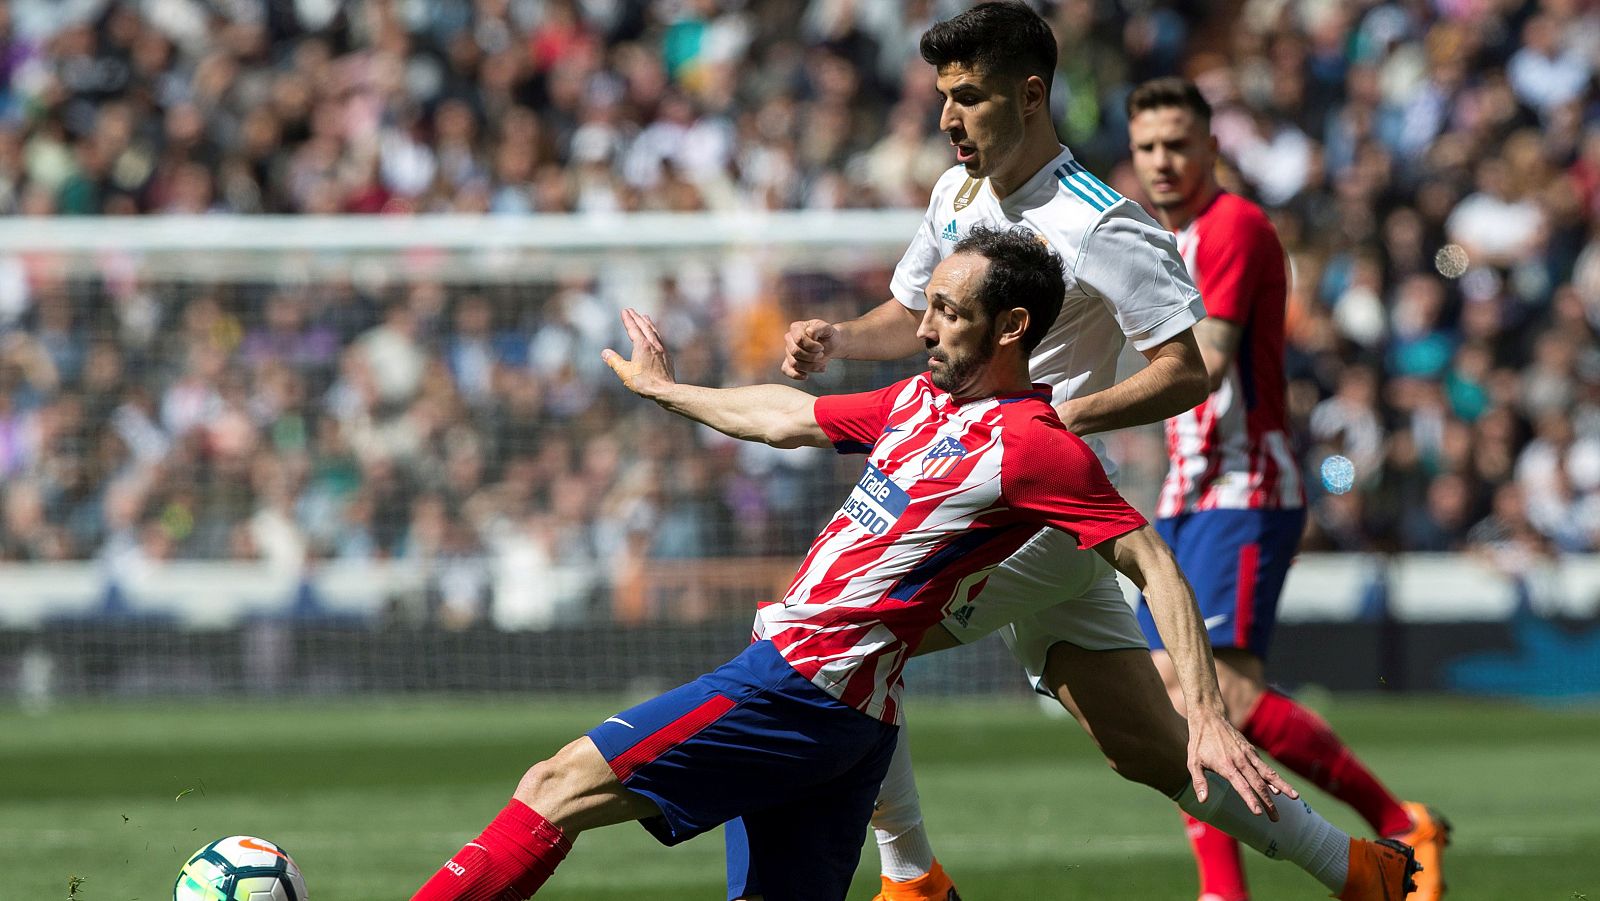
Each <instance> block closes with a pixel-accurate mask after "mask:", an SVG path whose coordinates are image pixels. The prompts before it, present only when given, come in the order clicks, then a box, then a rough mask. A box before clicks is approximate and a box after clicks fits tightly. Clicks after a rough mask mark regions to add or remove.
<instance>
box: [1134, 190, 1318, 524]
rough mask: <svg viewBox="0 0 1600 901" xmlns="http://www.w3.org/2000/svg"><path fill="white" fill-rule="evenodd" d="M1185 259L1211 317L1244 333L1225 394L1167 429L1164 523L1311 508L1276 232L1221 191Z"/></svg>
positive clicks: (1182, 238) (1186, 233) (1186, 236)
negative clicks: (1288, 393) (1291, 385)
mask: <svg viewBox="0 0 1600 901" xmlns="http://www.w3.org/2000/svg"><path fill="white" fill-rule="evenodd" d="M1178 250H1179V251H1180V252H1181V253H1182V254H1183V259H1184V262H1185V263H1187V264H1188V266H1189V271H1190V273H1191V274H1192V275H1193V276H1194V280H1195V283H1196V284H1198V285H1199V286H1200V297H1201V299H1203V300H1204V301H1205V305H1206V315H1207V316H1208V317H1210V316H1214V317H1217V318H1218V319H1225V320H1227V321H1228V322H1232V323H1234V324H1235V325H1237V326H1239V328H1240V329H1241V330H1242V331H1241V334H1240V339H1239V352H1238V354H1237V356H1236V357H1235V358H1234V363H1233V368H1232V369H1231V370H1230V371H1229V372H1228V374H1227V375H1226V376H1225V377H1224V378H1223V380H1222V384H1221V385H1220V386H1219V387H1218V388H1217V390H1216V391H1213V392H1212V393H1211V396H1210V397H1207V398H1206V399H1205V401H1204V402H1203V403H1201V404H1200V405H1199V406H1198V407H1195V408H1194V409H1193V410H1190V411H1189V412H1187V413H1183V414H1180V415H1178V416H1174V417H1172V418H1171V419H1168V420H1167V457H1168V461H1169V463H1170V466H1169V468H1168V470H1167V478H1166V482H1165V483H1164V484H1163V485H1162V487H1161V499H1160V500H1159V501H1158V502H1157V505H1156V515H1157V516H1158V517H1161V518H1167V517H1172V516H1177V515H1179V514H1180V513H1191V512H1194V511H1197V510H1215V509H1227V510H1289V509H1294V508H1297V507H1303V506H1305V502H1306V500H1305V487H1304V485H1303V484H1302V483H1301V479H1300V468H1299V462H1298V461H1297V460H1296V459H1295V457H1294V454H1293V452H1291V450H1290V448H1289V419H1288V411H1287V408H1286V404H1285V399H1284V395H1285V385H1284V368H1283V367H1284V308H1285V304H1286V303H1287V300H1288V274H1287V271H1286V269H1285V266H1284V255H1283V245H1282V244H1280V243H1279V242H1278V233H1277V232H1276V231H1274V230H1273V228H1272V223H1271V222H1270V221H1269V220H1268V219H1267V216H1266V214H1265V213H1263V212H1262V211H1261V208H1260V207H1258V206H1256V205H1255V204H1253V203H1251V202H1250V201H1248V200H1245V199H1244V198H1242V197H1239V196H1237V195H1234V194H1229V193H1227V192H1226V191H1223V192H1219V193H1218V194H1217V196H1216V197H1215V198H1214V199H1213V200H1212V201H1211V203H1209V204H1207V205H1206V208H1205V209H1204V210H1202V211H1201V212H1200V215H1199V216H1196V217H1195V220H1194V221H1193V222H1191V223H1189V226H1188V227H1187V228H1185V229H1184V230H1183V231H1181V232H1179V233H1178Z"/></svg>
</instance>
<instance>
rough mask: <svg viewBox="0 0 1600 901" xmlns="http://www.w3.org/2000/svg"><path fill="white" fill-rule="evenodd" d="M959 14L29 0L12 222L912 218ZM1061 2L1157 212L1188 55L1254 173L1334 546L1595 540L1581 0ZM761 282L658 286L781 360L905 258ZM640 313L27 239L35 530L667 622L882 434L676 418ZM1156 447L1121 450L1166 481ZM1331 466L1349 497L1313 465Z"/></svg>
mask: <svg viewBox="0 0 1600 901" xmlns="http://www.w3.org/2000/svg"><path fill="white" fill-rule="evenodd" d="M963 6H964V4H962V3H960V2H952V0H913V2H906V3H879V2H866V0H809V2H804V3H797V2H785V0H675V2H650V3H647V2H643V0H475V2H470V3H469V2H447V0H368V2H346V3H338V2H331V0H328V2H313V0H276V2H271V3H254V2H243V0H143V2H133V0H127V2H106V0H11V2H10V3H9V4H5V3H0V213H5V214H14V215H85V214H89V215H92V214H139V213H242V214H251V213H323V214H329V213H388V214H407V213H415V212H484V213H491V214H502V215H520V214H528V213H550V212H603V211H630V210H699V209H708V210H726V209H783V208H837V207H884V206H887V207H913V208H919V207H921V206H923V205H924V204H925V203H926V197H927V191H928V188H929V186H930V185H931V184H932V182H933V180H934V179H936V178H937V177H938V175H939V174H940V173H941V172H942V171H943V170H944V169H945V168H947V167H948V166H949V165H951V164H952V163H953V159H952V158H951V155H950V153H949V148H948V143H947V141H946V140H945V139H944V138H943V137H942V136H941V135H939V134H938V132H937V130H936V116H937V109H938V107H937V102H938V99H937V96H936V95H935V94H934V92H933V90H932V83H931V75H930V73H929V72H928V70H927V67H926V66H925V64H923V63H922V62H921V60H920V58H919V57H918V56H917V53H916V41H917V38H918V36H919V35H920V34H921V32H922V31H923V29H925V28H926V27H927V25H929V24H930V23H931V22H933V21H935V20H937V19H939V18H943V17H945V16H947V15H949V14H951V13H953V12H955V11H958V10H959V9H960V8H962V7H963ZM1040 8H1041V9H1043V10H1044V12H1045V14H1046V15H1047V17H1048V18H1049V20H1050V21H1051V22H1052V24H1053V26H1054V27H1055V29H1056V33H1057V35H1058V39H1059V41H1060V44H1061V48H1062V53H1061V63H1060V68H1059V70H1058V72H1057V77H1056V81H1055V85H1054V90H1053V96H1052V102H1053V104H1054V105H1055V107H1056V110H1057V116H1058V121H1059V122H1060V123H1061V132H1062V139H1063V141H1065V142H1066V143H1067V144H1068V145H1069V146H1071V147H1073V149H1074V151H1075V152H1077V153H1078V155H1079V156H1080V157H1082V158H1083V159H1085V160H1086V162H1087V163H1088V164H1089V165H1090V166H1091V168H1093V169H1095V170H1097V171H1099V172H1101V173H1103V174H1104V176H1105V178H1106V179H1107V180H1108V181H1111V182H1113V184H1115V185H1116V186H1117V187H1118V188H1119V189H1120V190H1122V191H1123V193H1125V194H1127V195H1129V196H1138V193H1139V192H1138V189H1137V187H1136V185H1135V184H1134V183H1133V180H1132V178H1131V176H1130V173H1129V171H1128V169H1127V166H1126V163H1125V162H1124V160H1125V157H1126V134H1125V127H1126V122H1125V118H1124V116H1123V113H1122V99H1123V98H1124V97H1125V96H1126V94H1127V92H1128V91H1129V90H1131V88H1132V87H1133V86H1134V85H1136V84H1137V83H1138V82H1140V81H1142V80H1144V79H1146V78H1149V77H1154V76H1158V75H1165V74H1184V75H1188V76H1190V77H1193V78H1195V80H1196V81H1197V82H1198V83H1199V84H1200V85H1201V87H1202V90H1203V91H1204V92H1205V93H1206V94H1207V96H1208V97H1209V98H1210V99H1211V100H1212V102H1213V104H1214V106H1215V107H1216V109H1217V116H1216V119H1215V122H1214V128H1215V132H1216V134H1217V136H1218V139H1219V141H1220V143H1221V146H1222V150H1223V154H1224V157H1225V158H1226V160H1227V164H1228V171H1227V172H1226V173H1225V182H1226V183H1227V184H1228V185H1229V186H1230V187H1232V188H1234V189H1235V190H1238V191H1240V192H1242V193H1244V194H1246V195H1248V196H1250V197H1253V198H1255V199H1257V200H1258V201H1260V202H1261V203H1262V204H1263V205H1264V206H1266V207H1267V208H1268V210H1269V211H1270V213H1271V214H1272V216H1273V218H1274V220H1275V222H1276V223H1277V225H1278V228H1279V231H1280V234H1281V236H1282V238H1283V240H1284V244H1285V246H1286V248H1287V250H1288V252H1289V255H1290V265H1291V266H1292V269H1293V273H1294V279H1293V289H1292V297H1291V301H1290V303H1291V310H1290V317H1289V323H1290V330H1291V335H1290V361H1289V363H1290V365H1289V370H1288V371H1289V375H1290V379H1291V386H1290V403H1291V410H1292V414H1293V417H1294V422H1295V426H1296V429H1297V440H1298V441H1299V443H1300V446H1301V447H1300V449H1301V450H1302V452H1303V453H1304V456H1305V460H1306V465H1307V482H1308V484H1309V485H1310V486H1311V488H1312V495H1313V517H1312V520H1313V525H1312V528H1311V533H1310V535H1309V536H1308V541H1307V545H1306V547H1307V549H1311V550H1344V551H1379V552H1390V551H1408V550H1409V551H1453V550H1471V551H1474V552H1477V553H1481V554H1484V555H1486V556H1487V557H1488V558H1490V559H1492V560H1493V561H1494V562H1495V563H1496V564H1497V565H1499V566H1501V567H1503V568H1505V569H1508V570H1510V571H1521V570H1524V569H1527V568H1528V567H1531V566H1535V565H1538V564H1539V563H1540V562H1541V561H1546V560H1550V559H1553V558H1555V557H1556V556H1557V555H1559V554H1562V553H1574V552H1586V551H1594V550H1597V549H1600V342H1597V340H1596V338H1597V331H1600V230H1597V228H1596V222H1597V213H1600V90H1597V89H1596V80H1595V77H1594V76H1595V72H1596V66H1597V64H1600V9H1597V7H1596V4H1595V3H1594V2H1592V0H1395V2H1377V0H1351V2H1343V0H1243V2H1234V3H1203V2H1190V3H1183V2H1179V3H1165V4H1150V3H1132V2H1119V0H1062V2H1058V3H1047V4H1043V5H1042V6H1041V7H1040ZM908 237H909V236H908ZM754 281H757V282H760V283H762V284H763V285H764V286H765V287H764V289H763V290H764V293H763V295H762V296H761V298H760V299H759V302H754V303H752V302H749V301H748V298H746V297H743V296H737V297H736V296H734V295H733V294H731V293H730V292H729V291H728V290H727V286H726V285H725V284H723V283H722V282H721V281H719V279H718V278H717V277H716V276H715V275H712V276H707V277H703V278H699V277H694V274H693V273H681V272H680V273H674V274H671V275H665V276H661V277H660V278H659V280H658V281H656V282H654V283H652V285H651V286H650V293H651V294H652V295H653V301H652V303H653V305H654V307H653V308H654V309H655V311H656V312H657V313H658V314H659V316H660V318H661V319H662V321H663V324H664V328H665V329H666V330H667V331H668V336H669V338H672V339H673V340H674V341H675V342H676V343H678V344H679V345H681V346H682V347H684V348H685V350H684V351H683V354H684V356H683V357H682V359H681V361H680V371H681V372H682V373H683V375H684V376H685V377H688V378H702V379H704V380H706V381H709V382H713V383H720V382H724V381H732V382H737V381H748V380H750V379H752V378H756V377H763V378H764V377H768V376H770V375H771V373H772V364H773V363H774V362H775V361H776V359H777V356H778V354H779V353H780V352H781V351H780V350H779V345H778V343H777V342H778V338H779V336H780V335H781V333H782V330H783V328H784V326H785V325H786V323H787V322H788V321H789V319H790V318H793V317H800V316H814V315H818V316H835V317H841V316H845V315H849V314H851V313H853V312H856V311H859V310H861V309H865V308H866V307H867V306H869V305H871V304H873V303H876V302H877V301H878V300H879V299H881V298H882V297H883V296H885V294H884V291H885V289H886V287H887V281H888V279H887V273H886V272H883V271H872V272H858V273H851V274H849V275H847V276H841V275H840V274H838V273H833V274H819V273H803V272H795V271H789V272H787V273H784V274H782V275H781V276H780V275H778V274H772V273H769V274H767V276H766V277H764V278H757V279H755V280H754ZM629 290H633V288H630V289H629ZM624 302H626V303H634V302H635V299H634V298H633V297H631V296H629V294H628V292H626V291H622V290H619V289H617V288H616V287H615V286H611V285H608V284H607V283H606V281H605V279H604V278H596V279H587V280H586V279H579V278H573V279H567V280H564V281H552V282H551V283H549V284H542V285H535V286H526V285H524V286H519V287H518V288H516V289H515V290H512V289H509V288H506V287H502V286H493V285H455V284H443V283H437V282H433V281H426V280H424V281H418V282H413V283H409V284H388V285H384V286H382V287H380V288H373V287H371V286H367V285H361V284H356V283H354V282H351V281H348V280H346V281H336V282H333V283H304V284H301V283H292V284H291V283H278V284H256V283H248V284H221V285H190V284H178V283H171V282H160V281H151V280H139V279H137V278H134V277H128V276H126V275H123V276H115V277H113V276H107V277H102V278H95V279H87V280H84V279H76V280H75V279H71V278H60V277H51V276H49V275H47V274H41V272H40V271H39V270H38V269H37V268H36V267H31V266H30V265H29V263H28V261H27V260H18V259H10V258H7V259H0V483H3V485H4V496H3V506H0V559H6V560H53V559H87V558H95V557H99V558H102V559H105V560H107V561H108V563H110V564H111V565H113V566H115V565H120V564H118V562H117V561H126V560H141V559H150V558H158V559H159V558H172V557H179V558H207V559H217V558H239V557H251V558H261V559H265V560H268V561H269V562H270V561H275V562H279V563H282V564H283V565H285V566H297V565H301V564H302V563H303V562H304V561H306V560H313V561H316V560H327V559H390V560H406V559H414V560H420V561H423V562H424V563H425V564H426V565H427V567H428V569H429V572H431V573H433V574H434V577H433V587H432V588H431V589H430V591H431V596H430V598H429V599H428V600H427V601H426V605H427V607H428V612H427V614H426V615H429V616H434V615H437V616H439V617H441V618H443V619H445V620H446V621H451V622H469V621H471V620H473V619H474V618H476V617H479V616H482V615H485V614H484V612H483V611H484V610H485V609H486V608H485V606H484V604H485V602H484V598H485V597H486V595H487V593H488V592H489V587H488V586H490V585H491V584H492V585H494V586H496V588H495V593H496V594H497V598H496V601H495V603H496V605H497V606H498V608H499V609H501V610H502V611H504V613H503V615H504V616H505V617H506V619H505V621H504V624H507V625H515V624H516V623H517V622H518V620H517V617H518V616H519V615H520V616H523V617H524V621H525V622H534V621H537V620H539V618H540V617H546V618H548V617H550V616H556V617H559V616H560V615H562V614H561V613H560V611H559V610H557V611H556V612H554V613H552V612H550V611H549V610H544V611H543V612H537V611H535V608H538V607H539V606H540V604H542V603H544V602H543V601H540V600H537V598H541V597H546V596H548V595H550V594H552V592H554V593H555V594H557V595H560V596H561V597H562V598H565V600H563V601H561V603H560V604H558V605H557V606H558V607H560V606H561V605H563V604H564V605H567V607H570V608H572V609H580V608H583V607H584V606H585V605H588V604H592V603H594V602H595V599H596V598H607V599H609V600H608V601H607V602H608V603H611V604H612V605H613V610H614V613H615V614H616V615H619V616H622V617H624V618H627V617H643V616H649V615H654V614H652V613H651V612H650V608H651V605H652V603H654V602H653V601H652V600H651V599H650V598H649V597H647V596H646V595H647V592H646V591H645V590H644V589H643V588H641V587H639V583H638V581H637V579H634V580H633V581H630V575H629V574H630V573H631V574H637V573H639V572H640V571H641V569H640V567H642V566H644V565H645V564H646V562H647V561H660V560H672V559H693V558H699V557H722V556H739V555H774V556H783V555H789V554H794V553H796V552H797V551H799V550H800V549H802V548H803V546H804V544H805V542H806V541H807V540H808V539H809V537H810V534H811V531H812V528H813V527H814V524H815V523H817V522H818V521H819V520H820V518H821V517H822V516H824V515H825V514H826V513H827V512H828V508H829V502H830V501H831V500H833V499H835V495H836V490H835V489H834V488H833V487H832V486H833V485H835V484H836V482H837V479H838V477H839V476H840V475H841V473H843V468H848V467H847V466H846V464H845V463H840V462H837V461H835V460H834V459H833V458H832V457H831V456H829V455H825V454H804V453H777V452H769V451H766V450H764V449H761V448H753V447H749V446H743V445H737V444H735V443H732V442H727V441H720V440H716V439H715V438H714V437H713V436H710V435H709V434H708V433H706V432H705V431H704V430H698V429H693V428H690V427H688V426H685V425H683V424H681V423H679V422H677V421H675V420H673V419H671V418H670V417H666V416H663V415H659V414H656V415H643V414H651V413H655V411H653V410H647V411H643V412H642V413H641V411H640V410H639V409H638V408H637V407H636V406H633V405H630V404H629V402H628V401H627V399H626V398H624V397H623V396H621V395H620V394H619V393H618V390H617V389H616V388H615V386H614V385H613V384H612V382H611V379H610V375H609V374H608V373H607V372H605V370H604V369H603V366H602V365H601V364H599V361H598V351H599V349H600V348H601V347H604V346H606V345H607V344H608V343H610V344H614V343H615V342H617V341H618V340H620V336H619V335H618V334H617V333H616V326H615V321H616V320H615V316H616V310H617V308H618V307H619V306H620V305H621V304H622V303H624ZM893 371H895V370H892V369H886V368H875V367H858V368H855V369H853V370H851V375H850V378H851V379H852V380H854V381H852V382H851V383H850V384H851V385H855V384H860V385H863V386H864V385H867V384H872V383H876V382H881V381H882V380H883V379H885V378H887V377H888V375H889V374H890V373H891V372H893ZM647 435H648V440H645V437H646V436H647ZM1140 440H1142V439H1137V438H1130V439H1125V440H1120V441H1119V442H1118V444H1117V446H1118V447H1121V448H1124V449H1127V450H1129V452H1130V453H1132V454H1134V455H1135V456H1138V455H1143V462H1144V465H1145V468H1146V469H1149V468H1152V464H1153V463H1154V462H1157V461H1159V456H1160V453H1161V451H1160V446H1159V444H1150V443H1148V442H1146V443H1144V444H1140V443H1139V442H1140ZM1331 454H1342V455H1344V456H1346V457H1348V458H1349V459H1350V460H1351V461H1353V463H1354V465H1355V471H1356V484H1355V487H1354V490H1352V491H1349V492H1348V493H1344V494H1331V493H1328V492H1327V491H1325V490H1323V489H1322V488H1321V487H1320V486H1321V480H1320V479H1319V478H1318V475H1317V473H1318V467H1319V465H1320V463H1321V461H1322V460H1323V459H1324V458H1326V457H1327V456H1329V455H1331ZM1139 469H1140V465H1139V464H1138V462H1137V461H1135V464H1134V465H1132V466H1130V467H1129V470H1130V472H1137V471H1138V470H1139ZM845 477H847V478H848V474H846V475H845ZM518 574H520V575H518ZM506 586H511V587H506ZM516 586H521V587H520V589H519V588H516ZM551 586H558V587H556V588H554V589H552V588H551ZM518 590H520V591H522V592H524V593H525V594H526V596H527V598H528V599H529V600H528V601H527V603H526V604H524V605H523V606H521V607H519V606H518V603H517V602H515V600H514V599H513V601H509V602H506V603H504V604H502V603H501V601H500V599H499V597H498V595H507V594H508V593H509V594H510V595H514V594H515V593H516V591H518ZM519 610H521V611H523V612H522V613H520V614H519V613H518V612H517V611H519ZM529 611H535V612H529Z"/></svg>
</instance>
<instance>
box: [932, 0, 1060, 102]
mask: <svg viewBox="0 0 1600 901" xmlns="http://www.w3.org/2000/svg"><path fill="white" fill-rule="evenodd" d="M921 49H922V58H923V59H924V60H926V61H927V63H928V65H930V66H933V67H934V68H935V69H940V68H943V67H945V66H948V65H951V64H953V63H954V64H960V65H963V66H970V67H971V68H973V69H975V70H976V71H977V72H979V73H980V74H983V75H989V74H999V75H1009V76H1013V77H1016V78H1027V77H1028V76H1029V75H1037V76H1039V78H1040V79H1041V80H1042V81H1044V90H1045V93H1046V94H1049V93H1050V82H1051V81H1052V80H1054V78H1055V72H1056V36H1055V35H1054V34H1051V33H1050V26H1049V25H1046V24H1045V21H1044V20H1043V19H1041V18H1039V14H1038V13H1036V12H1034V11H1033V10H1032V9H1031V8H1029V7H1028V5H1027V4H1025V3H1018V2H999V3H980V4H978V5H977V6H974V7H973V8H971V9H969V10H967V11H966V12H964V13H961V14H960V15H958V16H955V17H953V18H949V19H946V20H944V21H943V22H937V23H935V24H934V26H933V27H932V28H929V29H928V30H927V31H925V32H923V33H922V47H921Z"/></svg>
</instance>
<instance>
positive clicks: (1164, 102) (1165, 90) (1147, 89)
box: [1128, 75, 1211, 127]
mask: <svg viewBox="0 0 1600 901" xmlns="http://www.w3.org/2000/svg"><path fill="white" fill-rule="evenodd" d="M1173 106H1175V107H1178V108H1179V109H1186V110H1188V111H1189V112H1191V113H1193V114H1194V117H1195V118H1196V119H1199V120H1200V121H1202V122H1204V123H1205V124H1206V125H1207V127H1209V126H1210V125H1211V104H1209V103H1207V102H1206V98H1205V95H1203V94H1201V93H1200V89H1199V88H1198V87H1196V86H1195V83H1194V82H1192V81H1190V80H1189V79H1187V78H1179V77H1178V76H1176V75H1169V76H1167V77H1165V78H1152V79H1150V80H1149V81H1147V82H1145V83H1144V84H1142V85H1139V86H1138V87H1136V88H1134V89H1133V93H1131V94H1129V95H1128V118H1129V119H1130V120H1131V119H1133V117H1134V116H1137V115H1139V114H1140V113H1142V112H1144V111H1145V110H1153V109H1166V108H1168V107H1173Z"/></svg>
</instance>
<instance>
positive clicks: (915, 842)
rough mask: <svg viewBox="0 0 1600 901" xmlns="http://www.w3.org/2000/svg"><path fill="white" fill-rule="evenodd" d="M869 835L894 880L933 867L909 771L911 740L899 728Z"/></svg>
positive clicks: (904, 879)
mask: <svg viewBox="0 0 1600 901" xmlns="http://www.w3.org/2000/svg"><path fill="white" fill-rule="evenodd" d="M872 835H873V837H874V838H875V839H877V841H878V866H879V868H880V869H881V870H882V871H883V875H885V876H887V877H889V878H890V879H892V880H894V881H895V882H909V881H910V880H912V879H916V878H917V877H918V876H922V875H925V874H926V873H927V872H928V871H929V870H931V869H933V846H932V845H930V844H928V830H927V829H926V828H925V827H924V826H923V825H922V802H921V800H920V799H919V798H918V797H917V780H916V777H915V776H914V775H913V774H912V772H911V739H910V736H909V735H907V733H906V727H905V726H901V727H900V738H899V741H897V742H896V743H895V747H894V756H893V757H891V758H890V759H889V771H888V772H887V773H885V774H884V777H883V784H882V785H881V786H879V787H878V802H877V804H875V805H873V808H872Z"/></svg>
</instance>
